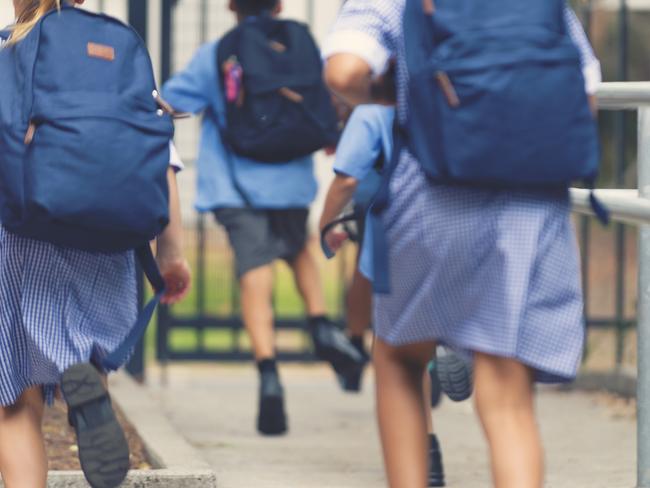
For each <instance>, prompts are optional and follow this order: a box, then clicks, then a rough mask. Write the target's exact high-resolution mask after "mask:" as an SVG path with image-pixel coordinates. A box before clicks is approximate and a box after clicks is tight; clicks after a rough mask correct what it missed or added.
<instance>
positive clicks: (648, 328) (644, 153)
mask: <svg viewBox="0 0 650 488" xmlns="http://www.w3.org/2000/svg"><path fill="white" fill-rule="evenodd" d="M638 137H639V162H638V170H639V193H640V196H641V197H643V198H648V199H650V106H647V105H646V106H641V107H640V108H639V136H638ZM638 308H639V310H638V322H639V323H638V338H637V343H638V365H637V369H638V382H637V409H638V418H637V455H638V458H637V483H638V487H639V488H650V225H648V224H646V225H643V226H641V228H640V231H639V304H638Z"/></svg>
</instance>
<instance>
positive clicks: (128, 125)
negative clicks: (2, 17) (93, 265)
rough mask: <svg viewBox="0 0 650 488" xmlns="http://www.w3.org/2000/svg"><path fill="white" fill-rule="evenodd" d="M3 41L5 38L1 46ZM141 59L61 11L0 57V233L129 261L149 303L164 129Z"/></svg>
mask: <svg viewBox="0 0 650 488" xmlns="http://www.w3.org/2000/svg"><path fill="white" fill-rule="evenodd" d="M5 36H6V34H5ZM155 90H156V84H155V80H154V75H153V69H152V65H151V60H150V58H149V55H148V52H147V49H146V47H145V45H144V43H143V42H142V40H141V39H140V37H139V36H138V35H137V33H136V32H135V31H134V30H133V29H131V28H130V27H128V26H126V25H124V24H122V23H121V22H119V21H117V20H115V19H113V18H110V17H107V16H104V15H96V14H92V13H89V12H87V11H83V10H80V9H75V8H72V7H63V8H62V9H61V10H60V11H58V12H57V11H52V12H50V13H49V14H47V15H46V16H44V17H43V18H42V19H41V20H40V22H39V23H38V24H37V25H36V26H35V27H34V29H33V30H32V31H31V32H30V33H29V34H28V35H27V37H25V38H24V39H23V40H21V41H20V42H18V43H17V44H15V45H10V46H5V47H3V48H0V221H1V222H2V225H3V226H4V227H5V229H6V230H7V231H9V232H11V233H14V234H17V235H20V236H23V237H27V238H31V239H37V240H42V241H46V242H50V243H53V244H55V245H59V246H64V247H68V248H74V249H79V250H83V251H89V252H98V253H115V252H122V251H126V250H129V249H136V252H137V255H138V257H139V258H140V261H141V263H142V265H143V269H144V271H145V273H146V274H147V277H148V278H149V280H150V281H151V282H152V284H153V286H154V288H155V289H156V292H157V294H156V298H155V299H154V300H153V301H152V302H151V303H150V304H149V305H148V306H147V307H146V309H145V311H144V312H143V313H142V314H141V315H140V317H139V319H138V323H137V324H136V327H134V329H133V332H132V334H131V335H130V336H129V337H128V338H127V340H126V341H125V343H124V344H123V346H122V347H120V348H119V350H118V351H116V352H115V353H114V354H113V355H112V356H111V357H109V358H107V360H106V361H105V363H106V364H105V366H107V367H108V368H111V369H114V368H116V367H117V366H119V364H120V363H121V362H122V361H123V360H124V359H125V358H126V356H127V355H128V353H129V350H130V349H131V348H132V346H133V345H135V342H136V341H137V340H138V339H139V338H140V336H141V334H142V332H143V331H144V328H145V327H146V325H147V324H148V322H149V319H150V318H151V314H152V312H153V310H154V308H155V306H156V304H157V303H158V302H159V300H160V297H161V296H162V293H163V290H164V281H163V279H162V277H161V276H160V272H159V270H158V268H157V266H156V263H155V260H154V258H153V256H152V254H151V250H150V247H149V241H150V240H152V239H154V238H155V237H156V236H157V235H159V234H160V233H161V232H162V231H163V229H164V228H165V227H166V225H167V224H168V222H169V215H168V200H169V196H168V185H167V170H168V168H169V161H170V152H169V140H170V139H171V137H172V136H173V122H172V119H171V117H170V116H169V115H168V114H167V113H165V112H164V111H163V110H161V109H160V108H159V105H158V103H157V101H156V98H155V96H156V94H157V92H156V91H155Z"/></svg>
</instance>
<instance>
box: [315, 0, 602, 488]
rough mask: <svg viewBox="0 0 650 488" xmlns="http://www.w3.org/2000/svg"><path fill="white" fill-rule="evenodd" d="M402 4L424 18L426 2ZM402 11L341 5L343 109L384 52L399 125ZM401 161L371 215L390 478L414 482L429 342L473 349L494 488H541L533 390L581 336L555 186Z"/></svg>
mask: <svg viewBox="0 0 650 488" xmlns="http://www.w3.org/2000/svg"><path fill="white" fill-rule="evenodd" d="M414 3H417V4H418V5H421V6H423V7H424V8H425V9H428V11H429V13H432V12H435V8H436V5H435V3H436V2H431V1H425V2H414ZM405 5H406V0H348V1H347V2H346V4H345V5H344V7H343V9H342V11H341V13H340V16H339V19H338V21H337V23H336V25H335V27H334V29H333V32H332V33H331V35H330V37H329V39H328V41H327V43H326V45H325V48H324V52H325V56H326V58H328V65H327V68H326V76H327V79H328V82H329V84H330V87H331V88H332V89H333V90H334V91H335V92H337V93H338V94H339V95H340V96H342V97H344V98H345V99H347V100H348V102H350V103H352V104H362V103H369V102H371V101H372V100H373V95H374V94H376V93H378V92H380V91H381V90H378V88H381V86H382V84H383V83H382V80H381V76H382V75H383V74H384V73H385V72H386V70H387V67H388V64H389V60H390V59H392V58H396V59H397V85H398V102H397V108H398V116H399V120H400V123H401V124H402V125H404V123H405V122H406V121H407V118H408V113H407V108H406V103H407V100H408V98H407V97H408V90H407V87H408V80H409V78H408V69H407V63H406V61H407V60H406V58H405V53H406V50H405V44H404V31H403V25H402V19H403V15H404V9H405ZM420 8H422V7H420ZM422 15H424V13H422ZM565 23H566V25H567V27H568V31H569V33H570V35H571V38H572V39H573V41H574V43H576V44H577V46H578V47H579V49H580V52H581V58H582V65H583V71H584V75H585V81H586V89H587V92H588V93H589V94H593V93H594V91H595V87H596V85H597V83H598V82H599V81H600V69H599V63H598V61H597V60H596V58H595V57H594V54H593V52H592V50H591V48H590V46H589V44H588V41H587V39H586V36H585V34H584V32H583V31H582V28H581V27H580V24H579V22H578V21H577V19H576V17H575V14H573V12H572V11H570V10H569V9H568V8H566V10H565ZM443 81H444V80H443ZM448 92H449V93H448V95H450V99H451V101H452V102H453V101H454V100H453V93H451V90H448ZM399 156H400V157H399V158H398V160H397V166H396V168H395V172H394V174H393V177H392V179H391V184H390V190H391V191H390V194H391V199H390V201H389V205H388V207H387V209H386V210H385V212H384V213H383V214H382V215H381V219H382V222H383V226H384V228H385V229H386V233H387V239H388V244H389V262H388V263H387V264H388V271H389V275H388V276H389V281H390V285H391V286H390V289H391V293H390V294H377V295H375V299H374V307H375V313H374V316H375V324H374V325H375V331H376V334H377V340H376V345H375V354H374V364H375V368H376V375H377V403H378V417H379V424H380V432H381V439H382V445H383V449H384V459H385V465H386V470H387V475H388V480H389V484H390V486H391V487H396V488H397V487H400V488H401V487H404V488H411V487H413V488H421V487H424V486H426V472H427V469H426V463H427V460H426V457H425V455H424V453H425V452H426V437H425V432H426V430H425V411H424V409H423V407H422V405H423V389H422V381H421V379H422V373H423V371H424V369H425V367H426V364H427V363H428V362H429V360H430V359H431V356H432V351H433V349H434V347H435V346H436V344H446V345H450V346H453V347H455V348H459V349H464V350H468V351H471V352H472V353H473V357H474V363H475V390H476V395H475V398H476V406H477V410H478V415H479V418H480V420H481V423H482V425H483V428H484V432H485V435H486V437H487V440H488V444H489V447H490V453H491V461H492V472H493V479H494V484H495V485H496V486H497V487H498V488H540V487H541V486H542V484H543V455H542V446H541V441H540V437H539V430H538V427H537V424H536V419H535V413H534V405H533V384H534V382H535V381H541V382H566V381H570V380H571V379H572V378H574V377H575V374H576V371H577V368H578V366H579V364H580V358H581V354H582V346H583V340H584V322H583V316H582V313H583V302H582V293H581V289H580V282H579V264H578V257H577V246H576V242H575V237H574V234H573V230H572V228H571V222H570V218H569V217H570V215H569V212H570V206H569V200H568V195H567V192H566V191H565V190H564V191H563V190H560V191H555V192H552V191H551V192H541V191H539V192H538V191H523V190H522V191H510V190H495V189H480V188H476V187H461V186H448V185H444V184H434V183H432V182H431V181H430V180H428V178H427V176H426V175H425V173H424V171H423V169H422V167H421V165H420V164H419V162H418V161H417V160H415V158H414V157H413V156H412V155H411V154H410V152H409V151H408V150H406V149H405V150H403V151H402V152H401V154H400V155H399ZM362 261H363V259H362Z"/></svg>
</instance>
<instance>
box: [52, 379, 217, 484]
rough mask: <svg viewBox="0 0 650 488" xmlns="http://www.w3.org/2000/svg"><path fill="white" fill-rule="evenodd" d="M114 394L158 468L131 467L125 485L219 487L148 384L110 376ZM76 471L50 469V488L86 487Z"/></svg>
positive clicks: (213, 475) (212, 473) (210, 471)
mask: <svg viewBox="0 0 650 488" xmlns="http://www.w3.org/2000/svg"><path fill="white" fill-rule="evenodd" d="M110 391H111V397H112V398H113V399H114V401H115V402H116V403H117V404H118V405H119V406H120V408H121V409H122V411H123V412H124V414H125V415H126V417H127V418H128V419H129V421H130V422H131V423H132V424H133V426H134V427H135V429H136V430H137V432H138V434H139V435H140V437H141V438H142V440H143V441H144V444H145V447H146V449H147V452H148V454H149V456H150V458H151V461H152V463H153V466H154V468H155V469H152V470H150V471H131V472H130V473H129V475H128V477H127V479H126V481H125V482H124V484H123V485H122V487H123V488H145V487H146V488H149V487H154V488H216V486H217V479H216V475H215V473H214V471H212V470H211V469H210V467H209V466H208V464H207V463H206V462H205V461H204V460H203V459H202V457H201V455H200V454H199V453H198V452H197V451H196V450H195V449H194V448H193V447H192V446H191V445H190V444H189V443H188V442H187V441H186V440H185V439H184V438H183V437H182V436H181V435H180V434H179V433H178V432H177V431H176V430H175V429H174V427H173V426H172V425H171V424H170V422H169V420H168V419H167V418H166V417H165V416H164V415H163V413H162V412H161V410H160V406H159V405H158V404H157V403H156V401H155V400H154V399H153V398H152V397H151V396H150V395H149V392H148V391H147V389H146V387H142V386H140V385H138V384H137V383H135V381H133V380H132V379H131V378H130V377H129V376H128V375H126V374H125V373H117V374H115V375H113V376H112V377H111V379H110ZM87 486H88V483H87V482H86V481H85V479H84V477H83V474H82V473H81V472H77V471H71V472H64V471H61V472H51V473H50V476H49V478H48V488H80V487H87Z"/></svg>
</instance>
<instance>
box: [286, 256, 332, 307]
mask: <svg viewBox="0 0 650 488" xmlns="http://www.w3.org/2000/svg"><path fill="white" fill-rule="evenodd" d="M291 269H292V270H293V275H294V278H295V280H296V286H297V288H298V292H299V293H300V296H301V297H302V299H303V302H304V303H305V309H306V311H307V315H308V316H309V317H315V316H319V315H325V312H326V307H325V295H324V293H323V286H322V284H321V280H320V271H319V269H318V264H317V263H316V259H315V258H314V256H313V255H312V253H311V250H310V249H309V246H307V245H306V246H305V247H304V248H303V250H302V251H300V253H299V254H298V255H297V256H296V258H295V259H294V260H293V262H292V263H291Z"/></svg>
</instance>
